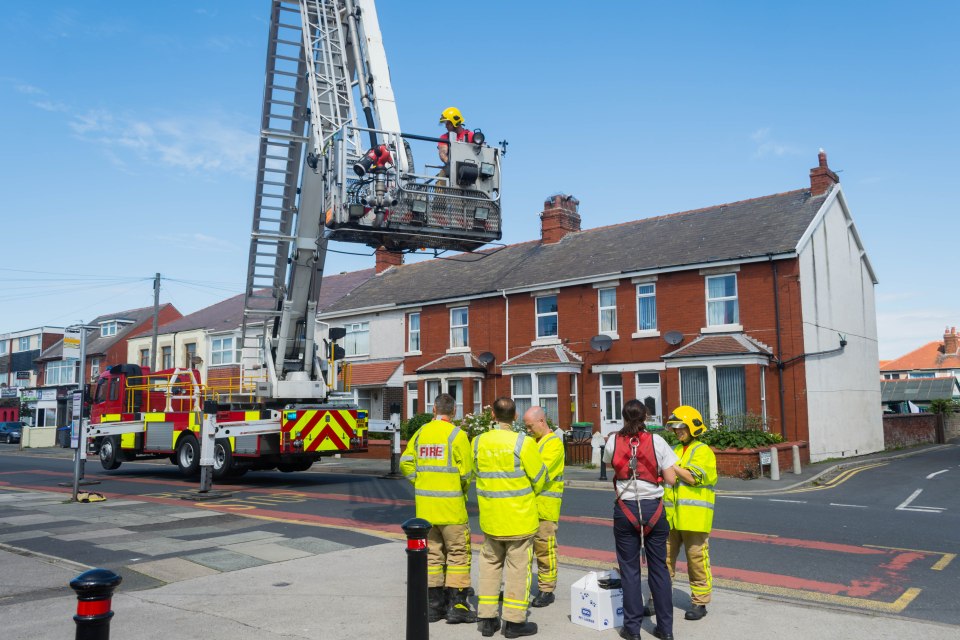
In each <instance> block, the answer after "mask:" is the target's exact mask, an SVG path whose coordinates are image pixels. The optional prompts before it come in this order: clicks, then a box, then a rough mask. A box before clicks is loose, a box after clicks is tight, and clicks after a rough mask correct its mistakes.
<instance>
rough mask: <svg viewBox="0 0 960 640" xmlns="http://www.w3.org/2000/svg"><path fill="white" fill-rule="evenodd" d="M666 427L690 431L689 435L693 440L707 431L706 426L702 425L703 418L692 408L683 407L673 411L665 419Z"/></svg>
mask: <svg viewBox="0 0 960 640" xmlns="http://www.w3.org/2000/svg"><path fill="white" fill-rule="evenodd" d="M667 426H668V427H670V428H671V429H679V428H681V427H687V428H688V429H690V435H691V436H693V437H694V438H696V437H699V436H700V434H701V433H703V432H704V431H706V430H707V425H705V424H703V416H701V415H700V412H699V411H697V410H696V409H694V408H693V407H688V406H687V405H683V406H681V407H677V408H676V409H674V410H673V414H671V416H670V417H669V418H667Z"/></svg>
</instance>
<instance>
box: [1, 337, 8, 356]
mask: <svg viewBox="0 0 960 640" xmlns="http://www.w3.org/2000/svg"><path fill="white" fill-rule="evenodd" d="M5 355H7V341H6V340H0V356H5Z"/></svg>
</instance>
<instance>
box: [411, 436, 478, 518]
mask: <svg viewBox="0 0 960 640" xmlns="http://www.w3.org/2000/svg"><path fill="white" fill-rule="evenodd" d="M470 454H471V451H470V441H469V439H468V438H467V434H466V433H464V432H463V431H461V430H460V427H458V426H456V425H454V424H452V423H450V422H446V421H444V420H431V421H430V422H428V423H427V424H425V425H423V426H422V427H420V429H418V430H417V432H416V433H415V434H414V436H413V437H412V438H410V442H408V443H407V449H406V451H404V452H403V455H402V456H401V457H400V473H402V474H403V475H404V476H405V477H406V478H407V479H408V480H409V481H410V482H412V483H413V486H414V487H416V491H415V494H416V503H417V517H418V518H423V519H424V520H426V521H428V522H429V523H430V524H438V525H441V524H465V523H466V522H467V490H468V489H469V487H470V480H471V478H472V475H473V457H472V456H471V455H470Z"/></svg>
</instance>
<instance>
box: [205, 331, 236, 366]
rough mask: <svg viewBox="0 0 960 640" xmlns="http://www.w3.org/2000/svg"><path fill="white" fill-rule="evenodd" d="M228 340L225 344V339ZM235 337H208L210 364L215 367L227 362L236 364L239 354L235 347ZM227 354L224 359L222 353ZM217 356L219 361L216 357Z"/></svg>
mask: <svg viewBox="0 0 960 640" xmlns="http://www.w3.org/2000/svg"><path fill="white" fill-rule="evenodd" d="M227 340H229V341H230V344H229V346H227V345H226V341H227ZM235 345H236V339H235V338H234V337H233V336H216V337H213V338H210V366H213V367H217V366H221V365H228V364H237V363H238V362H240V354H239V352H238V351H237V350H236V348H235ZM225 354H226V355H228V356H229V358H228V359H224V355H225ZM218 357H219V360H220V361H219V362H217V358H218Z"/></svg>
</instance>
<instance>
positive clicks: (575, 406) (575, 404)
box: [557, 373, 580, 426]
mask: <svg viewBox="0 0 960 640" xmlns="http://www.w3.org/2000/svg"><path fill="white" fill-rule="evenodd" d="M579 381H580V376H579V375H578V374H576V373H571V374H570V408H571V409H572V411H571V413H572V414H573V422H580V401H579V399H578V398H579V396H578V395H577V383H578V382H579ZM557 426H560V425H559V423H558V424H557Z"/></svg>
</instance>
